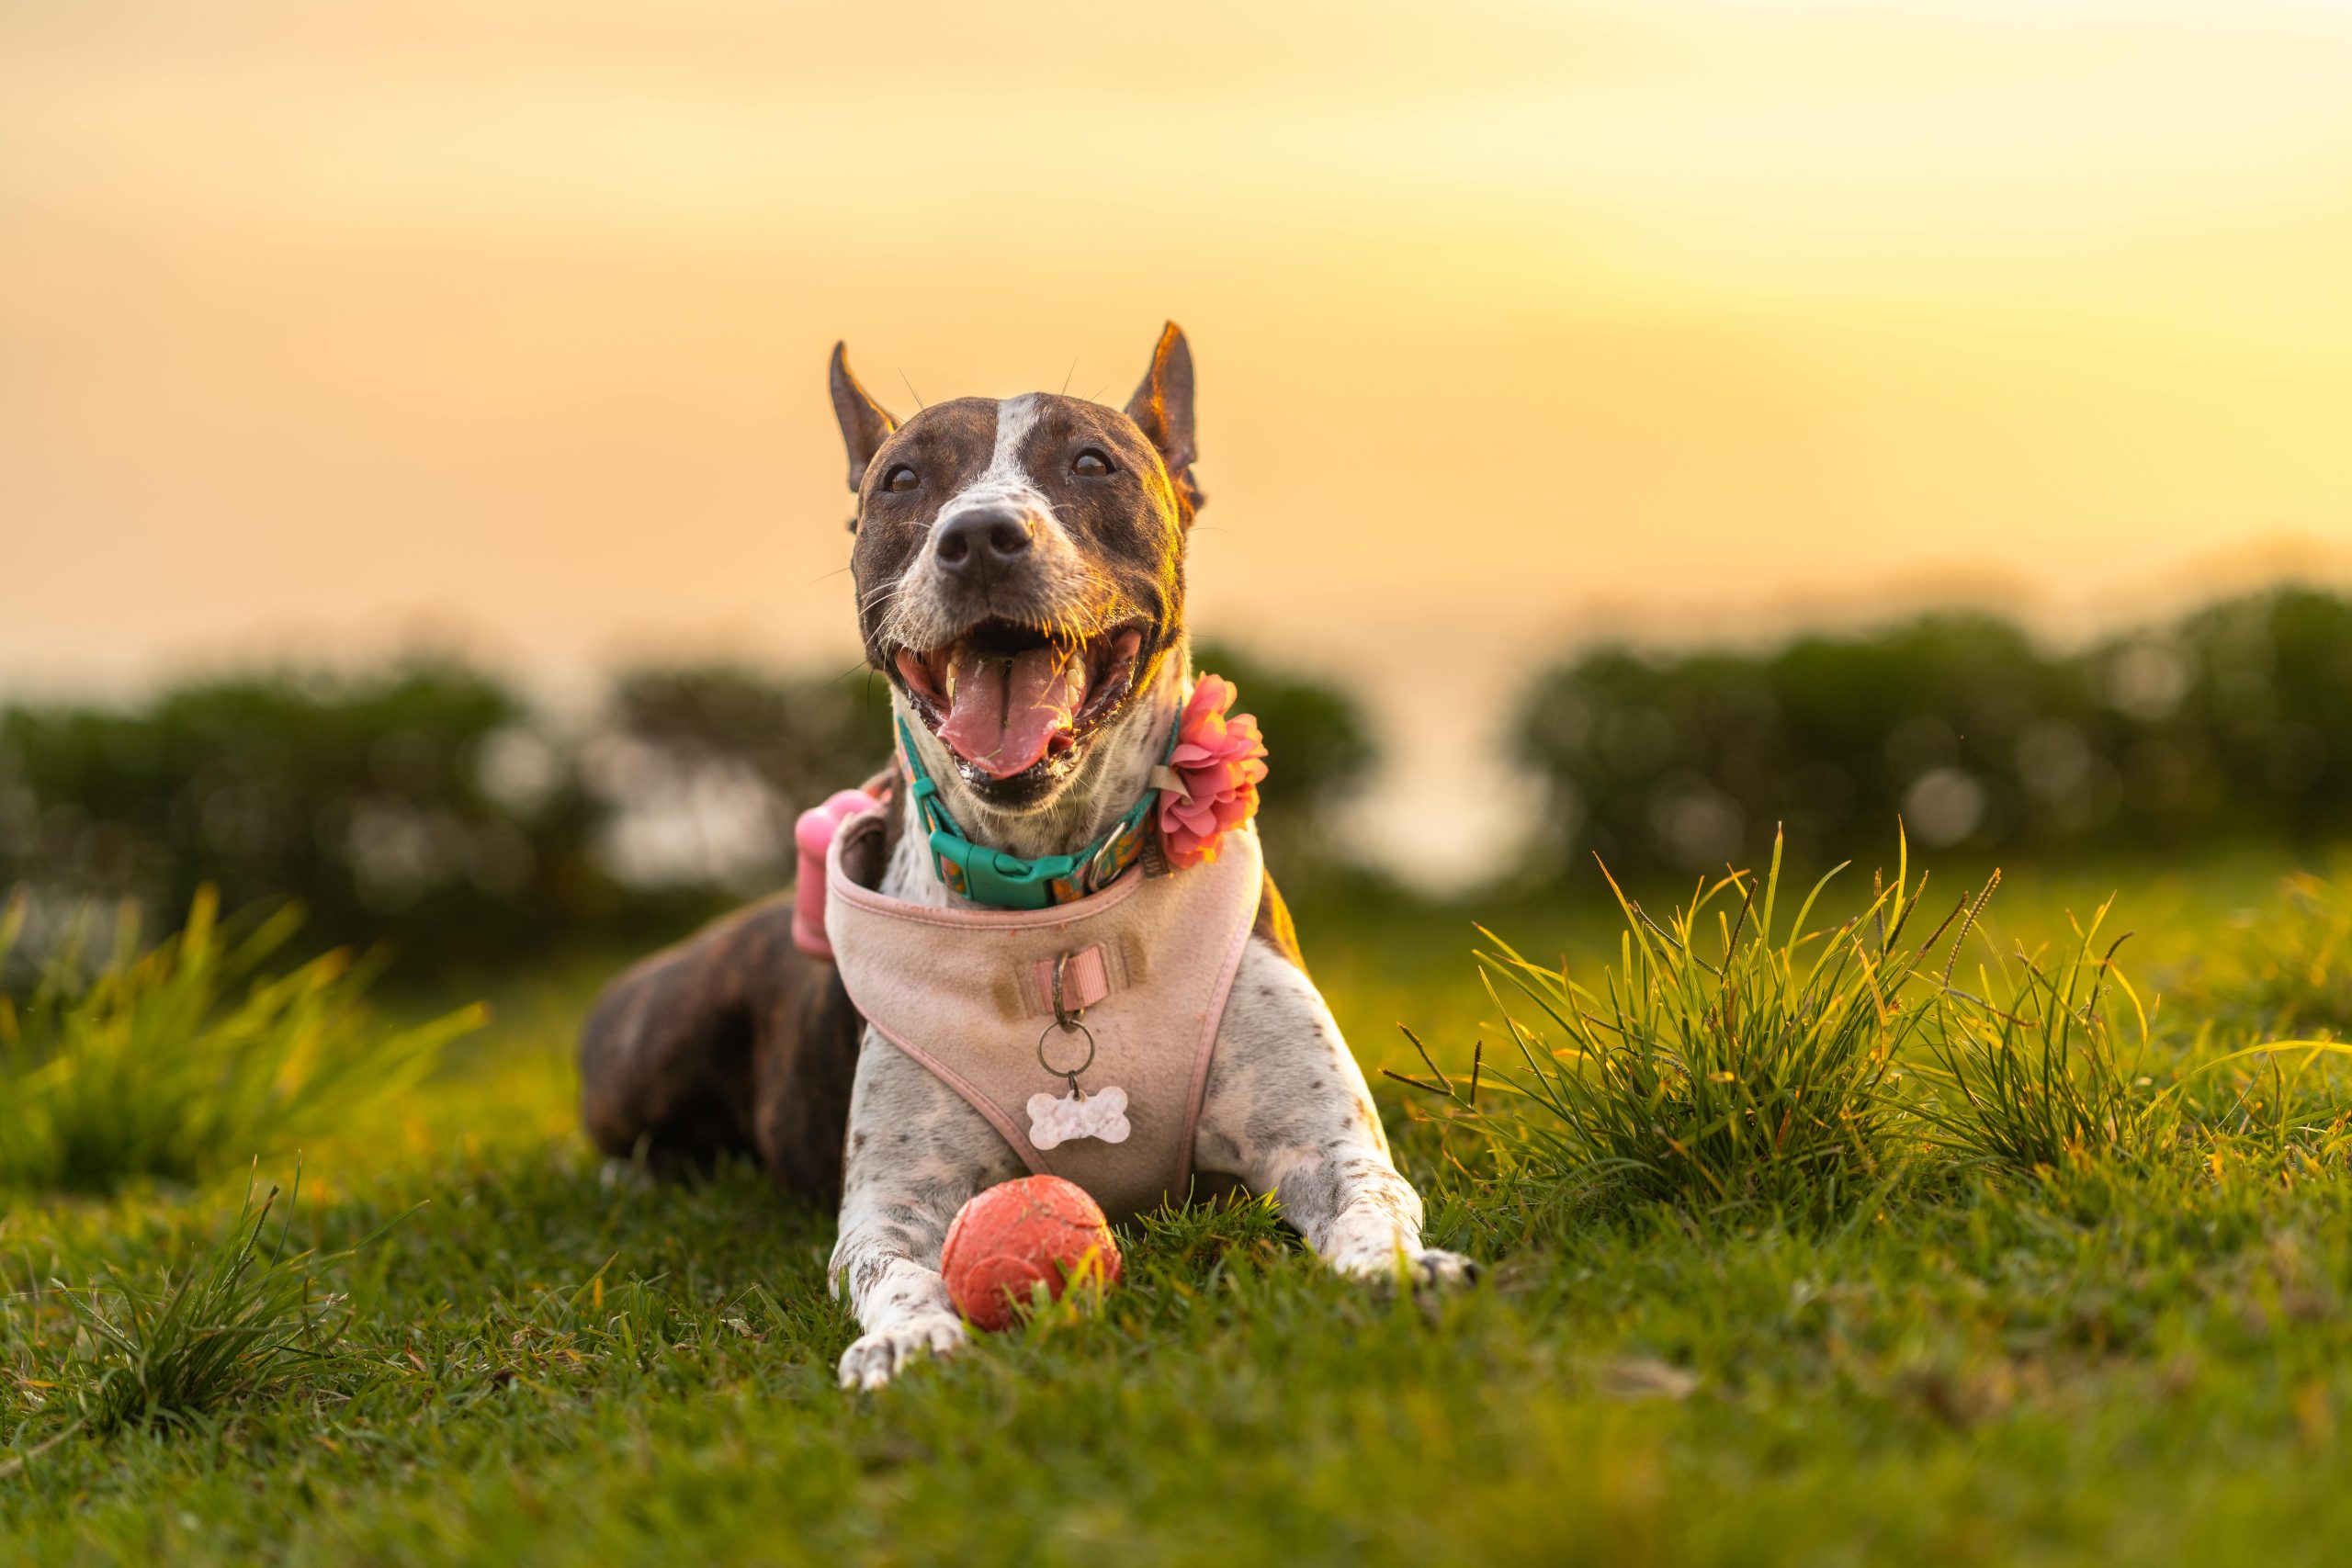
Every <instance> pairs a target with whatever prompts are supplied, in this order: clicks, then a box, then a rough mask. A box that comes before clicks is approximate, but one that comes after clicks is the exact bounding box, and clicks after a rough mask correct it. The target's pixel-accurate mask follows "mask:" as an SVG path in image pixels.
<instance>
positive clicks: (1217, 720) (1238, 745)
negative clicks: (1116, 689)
mask: <svg viewBox="0 0 2352 1568" xmlns="http://www.w3.org/2000/svg"><path fill="white" fill-rule="evenodd" d="M1238 695H1239V693H1238V691H1237V690H1235V688H1234V684H1233V682H1230V681H1228V680H1227V679H1225V678H1224V677H1223V676H1221V675H1206V674H1204V675H1203V676H1201V677H1200V678H1199V679H1198V680H1197V681H1195V682H1193V695H1192V698H1191V700H1190V701H1188V702H1186V703H1185V705H1184V715H1183V716H1182V718H1180V719H1178V720H1177V721H1176V749H1175V750H1173V751H1172V752H1170V754H1169V758H1168V766H1167V768H1166V769H1165V770H1164V771H1163V772H1162V773H1159V775H1157V776H1156V778H1155V782H1156V783H1157V784H1159V791H1160V797H1159V842H1160V847H1161V849H1162V850H1164V851H1165V852H1167V855H1168V863H1169V864H1170V865H1171V866H1173V867H1175V868H1176V869H1177V870H1179V871H1182V870H1184V869H1185V868H1186V867H1188V866H1195V865H1199V864H1200V863H1203V862H1204V861H1213V860H1215V859H1216V853H1217V848H1218V845H1219V843H1220V841H1221V840H1223V839H1224V838H1225V836H1226V835H1227V833H1229V832H1231V831H1233V829H1236V828H1238V827H1240V826H1241V825H1242V824H1244V823H1246V822H1248V821H1249V820H1250V818H1252V817H1255V816H1256V815H1257V814H1258V785H1259V784H1260V783H1261V782H1262V781H1263V780H1264V779H1265V776H1266V740H1265V737H1263V736H1262V735H1261V734H1259V733H1258V721H1257V719H1256V718H1254V717H1252V716H1250V715H1249V714H1246V713H1230V712H1229V711H1228V710H1230V709H1231V708H1232V706H1233V699H1234V698H1235V697H1237V696H1238ZM1170 775H1173V776H1172V777H1171V776H1170Z"/></svg>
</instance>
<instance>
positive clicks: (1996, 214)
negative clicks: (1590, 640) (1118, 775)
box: [0, 0, 2352, 869]
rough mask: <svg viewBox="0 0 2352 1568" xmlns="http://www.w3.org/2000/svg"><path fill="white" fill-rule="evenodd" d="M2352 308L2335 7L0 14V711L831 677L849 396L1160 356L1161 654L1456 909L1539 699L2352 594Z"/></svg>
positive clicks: (267, 4)
mask: <svg viewBox="0 0 2352 1568" xmlns="http://www.w3.org/2000/svg"><path fill="white" fill-rule="evenodd" d="M804 11H805V12H806V15H803V12H804ZM1016 17H1017V19H1009V18H1016ZM2347 279H2352V6H2319V5H2304V6H2287V5H2270V4H2261V3H2256V0H2230V3H2215V4H2209V5H2196V6H2162V5H2152V4H2144V3H2143V4H2132V5H2123V4H2117V5H2103V4H2089V3H2083V4H2056V3H2052V4H2025V3H2020V0H1947V3H1940V4H1934V3H1913V4H1905V5H1902V6H1887V5H1883V4H1879V5H1861V4H1856V5H1819V4H1806V5H1783V6H1760V5H1735V4H1728V3H1715V4H1705V3H1696V0H1644V3H1642V4H1638V5H1636V4H1626V5H1622V6H1616V5H1569V4H1559V5H1538V4H1501V3H1495V0H1479V3H1476V4H1471V3H1461V0H1456V3H1452V4H1444V5H1412V6H1408V5H1397V4H1385V3H1382V0H1348V3H1347V4H1335V5H1321V4H1301V3H1284V4H1278V5H1268V4H1265V3H1264V0H1255V3H1250V4H1216V5H1201V4H1193V5H1187V6H1158V7H1139V6H1115V5H1096V6H969V5H947V4H941V3H938V0H910V3H908V4H902V5H899V6H891V7H870V6H809V7H802V6H795V5H791V4H786V3H779V0H629V3H624V0H403V3H400V4H380V5H377V4H360V3H345V4H335V5H326V4H318V3H315V0H208V3H207V4H205V5H202V6H190V5H187V4H185V3H184V0H157V3H147V4H141V3H135V0H0V688H5V689H12V690H19V691H38V692H43V693H50V692H62V691H74V690H82V689H118V690H119V689H122V688H123V687H125V686H126V685H130V684H135V683H136V682H141V681H144V680H149V679H153V678H154V677H155V676H157V675H159V674H163V673H166V672H169V671H174V670H177V669H181V668H186V667H188V666H190V665H198V666H209V665H218V664H220V663H223V662H227V661H232V660H236V659H239V658H241V657H244V656H247V655H250V654H253V653H254V652H256V651H268V652H282V651H289V650H291V651H315V652H323V653H328V654H351V653H357V652H361V651H366V650H372V649H382V648H386V647H391V646H397V645H400V644H401V643H402V642H404V641H414V640H417V639H419V638H425V639H431V640H438V641H443V642H447V641H458V642H461V643H463V644H464V645H465V646H468V647H469V648H473V649H478V650H479V651H481V653H482V654H483V655H484V656H485V657H488V658H491V659H493V660H498V661H500V662H502V663H503V664H505V665H507V666H509V667H511V668H513V669H515V670H516V671H519V672H521V673H523V674H525V675H526V676H528V677H529V678H530V679H532V680H534V681H536V682H540V683H542V684H544V685H546V686H547V687H548V689H550V690H552V691H557V692H571V693H580V692H585V691H587V690H589V689H591V686H592V684H593V681H594V676H595V674H596V673H597V672H598V671H602V670H604V669H605V668H608V667H609V666H610V665H611V664H612V663H613V662H614V661H615V660H619V659H622V658H625V657H628V656H632V655H636V654H639V653H644V652H647V651H672V650H682V649H691V650H696V651H708V650H713V649H734V650H739V651H745V652H752V653H757V654H761V655H764V656H772V657H776V658H783V659H790V660H822V659H832V660H841V661H842V664H843V666H844V667H846V664H847V662H848V660H851V659H852V658H854V643H853V639H852V637H851V636H850V628H851V615H850V606H849V595H848V591H847V588H846V579H845V578H843V577H841V576H839V575H832V574H834V573H836V571H837V569H839V568H840V567H842V565H843V563H844V562H845V561H846V559H847V550H848V537H847V536H846V534H845V533H844V532H843V530H842V520H843V519H844V517H845V516H846V515H847V513H848V508H849V500H848V497H847V495H846V494H845V492H843V491H842V488H841V470H842V464H841V459H840V449H839V442H838V437H837V436H836V434H835V432H834V429H833V425H832V421H831V413H830V411H829V408H828V405H827V402H826V398H825V389H824V377H823V369H824V357H825V354H826V352H827V350H828V349H829V348H830V346H831V344H832V342H833V340H834V339H835V338H837V337H845V338H846V339H847V340H848V341H849V344H850V349H851V354H852V357H853V360H854V363H855V364H856V365H857V367H859V369H860V372H861V374H862V375H863V377H864V378H865V382H866V384H867V385H868V386H869V387H871V388H872V389H874V390H875V391H876V393H877V395H879V396H880V397H881V398H882V399H883V400H884V401H886V402H888V403H890V404H892V406H894V407H896V408H898V409H899V412H902V413H903V412H907V411H908V410H909V409H910V407H911V406H912V404H913V403H914V401H915V399H916V390H915V389H920V393H921V395H922V396H923V397H927V398H932V399H938V398H942V397H947V396H953V395H956V394H960V393H971V392H978V393H987V394H995V395H1009V394H1012V393H1016V392H1021V391H1028V390H1034V389H1039V388H1044V389H1055V388H1057V387H1060V386H1062V385H1063V384H1064V383H1065V381H1066V380H1067V383H1068V385H1069V389H1070V390H1071V391H1073V392H1076V393H1080V394H1084V395H1090V396H1100V397H1103V399H1105V400H1110V401H1114V402H1116V401H1123V400H1125V395H1126V393H1127V391H1128V390H1129V389H1131V387H1132V386H1133V384H1134V382H1135V380H1136V377H1137V376H1138V374H1139V373H1140V372H1141V370H1142V368H1143V365H1144V361H1145V357H1146V355H1147V354H1148V350H1149V347H1150V344H1151V342H1152V339H1153V336H1154V334H1155V333H1156V332H1157V331H1158V328H1159V323H1160V321H1162V320H1163V319H1165V318H1168V317H1173V318H1175V319H1176V320H1177V321H1181V322H1182V323H1183V325H1184V326H1185V328H1186V329H1187V331H1188V332H1189V333H1190V334H1191V336H1192V339H1193V348H1194V351H1195V354H1196V355H1197V357H1198V362H1199V367H1200V378H1201V386H1202V406H1201V446H1202V451H1203V458H1202V464H1201V468H1200V477H1201V479H1202V482H1203V484H1204V488H1205V489H1206V490H1207V491H1208V493H1209V496H1210V498H1211V500H1210V504H1209V506H1208V508H1207V510H1206V511H1205V512H1204V513H1203V516H1202V530H1203V531H1202V532H1201V534H1200V535H1199V536H1198V537H1197V542H1196V545H1195V548H1194V552H1193V583H1194V618H1195V621H1196V623H1197V624H1201V625H1204V626H1206V627H1208V628H1209V629H1211V630H1213V631H1216V632H1220V633H1224V634H1227V635H1229V636H1232V637H1238V638H1241V639H1245V640H1249V641H1252V642H1256V643H1259V644H1261V645H1263V646H1265V647H1266V648H1267V649H1269V650H1270V651H1274V652H1279V653H1282V654H1284V655H1287V656H1291V657H1293V658H1295V659H1297V660H1302V661H1306V662H1309V663H1314V664H1317V665H1320V666H1322V667H1324V668H1327V669H1329V670H1332V671H1342V672H1344V671H1355V672H1357V674H1358V675H1359V676H1360V677H1361V678H1362V679H1363V681H1364V682H1365V683H1366V684H1367V685H1368V686H1370V687H1372V688H1373V689H1374V691H1375V693H1376V694H1377V695H1378V696H1379V699H1380V702H1381V705H1382V716H1383V718H1384V721H1385V723H1386V724H1387V726H1388V727H1389V729H1390V732H1391V736H1392V739H1393V740H1394V741H1395V742H1396V743H1397V746H1398V748H1399V749H1400V750H1402V751H1403V753H1404V755H1403V757H1402V761H1401V765H1400V768H1399V771H1398V774H1397V778H1396V779H1395V780H1394V781H1393V782H1392V785H1391V787H1390V789H1389V790H1388V792H1387V793H1386V795H1385V796H1384V806H1383V815H1382V817H1381V820H1382V821H1383V822H1384V823H1385V830H1387V831H1390V832H1393V833H1394V834H1395V835H1396V836H1397V840H1398V842H1399V844H1400V846H1401V847H1400V848H1398V850H1397V856H1398V858H1399V859H1400V860H1403V861H1406V862H1408V863H1414V864H1418V865H1419V866H1421V867H1423V868H1424V869H1428V868H1433V867H1446V868H1457V869H1459V868H1467V867H1469V866H1471V865H1472V863H1474V862H1475V861H1476V857H1477V855H1478V853H1479V852H1480V851H1481V849H1482V848H1483V847H1484V846H1485V845H1487V844H1488V843H1490V842H1493V841H1498V839H1496V838H1495V837H1493V836H1491V835H1489V833H1488V832H1487V826H1486V825H1490V824H1491V818H1492V817H1493V811H1492V810H1491V809H1489V810H1486V811H1483V812H1482V811H1476V810H1474V811H1468V812H1463V813H1455V812H1454V811H1453V807H1450V806H1449V805H1448V802H1449V801H1451V800H1455V799H1458V798H1460V797H1461V796H1462V795H1464V794H1465V793H1467V794H1470V795H1476V796H1479V797H1481V798H1488V799H1494V800H1501V799H1504V798H1506V795H1505V792H1504V787H1503V785H1502V784H1501V783H1500V782H1499V781H1498V780H1497V779H1496V778H1495V776H1494V774H1493V773H1492V772H1491V771H1490V770H1489V769H1487V766H1486V765H1485V764H1484V763H1483V761H1472V759H1474V758H1476V757H1480V756H1482V755H1483V749H1484V746H1485V732H1486V730H1487V728H1490V727H1491V726H1492V724H1493V723H1494V721H1495V718H1496V716H1497V714H1498V712H1499V711H1500V706H1501V704H1502V702H1503V700H1504V699H1505V698H1506V697H1507V696H1508V694H1509V693H1510V690H1511V687H1512V683H1513V682H1514V681H1515V680H1516V679H1517V678H1518V675H1519V674H1520V672H1521V671H1522V670H1523V669H1524V667H1525V665H1526V663H1527V661H1528V660H1532V659H1536V658H1540V657H1541V656H1543V655H1544V654H1545V653H1547V652H1549V651H1551V650H1552V649H1556V648H1559V647H1562V646H1564V645H1566V644H1567V643H1569V642H1571V641H1574V640H1577V639H1579V638H1583V637H1590V636H1593V635H1597V634H1599V633H1601V632H1614V633H1633V634H1636V635H1643V636H1650V637H1668V638H1670V637H1687V636H1691V635H1696V634H1701V633H1710V632H1722V633H1730V634H1734V635H1744V634H1752V633H1755V632H1758V631H1766V630H1770V629H1772V628H1774V627H1777V626H1785V625H1788V624H1790V623H1791V622H1792V621H1793V620H1795V619H1798V618H1801V617H1803V616H1805V615H1836V616H1839V617H1850V616H1852V615H1856V614H1858V613H1860V610H1861V607H1863V606H1867V605H1871V604H1911V603H1917V602H1918V601H1919V600H1921V599H1922V598H1926V597H1933V596H1939V595H1951V594H1960V595H1962V596H1972V597H1974V598H1977V599H1980V600H1982V599H1992V600H1995V601H1996V602H1999V603H2003V604H2009V605H2012V606H2014V607H2017V608H2018V609H2020V610H2021V611H2023V612H2024V613H2027V614H2029V615H2031V616H2032V617H2033V618H2034V619H2035V620H2036V622H2037V623H2038V624H2040V625H2041V626H2045V627H2046V628H2049V629H2052V631H2053V632H2056V631H2063V630H2064V629H2065V628H2066V627H2069V626H2088V625H2093V624H2097V625H2100V626H2106V625H2112V624H2115V623H2116V622H2118V621H2120V620H2126V619H2130V618H2132V617H2133V616H2134V615H2137V614H2141V613H2154V611H2156V610H2160V609H2169V608H2171V607H2172V606H2174V605H2175V604H2178V603H2179V602H2180V601H2181V600H2182V598H2183V597H2185V596H2188V595H2190V594H2193V593H2196V592H2200V591H2205V590H2209V589H2211V588H2215V587H2217V586H2222V585H2226V584H2230V583H2233V582H2237V581H2247V580H2251V579H2253V578H2255V577H2258V576H2259V575H2261V574H2262V573H2264V572H2266V571H2270V570H2278V569H2280V568H2290V569H2296V570H2303V571H2306V572H2314V573H2320V574H2324V575H2331V576H2336V577H2342V576H2345V575H2346V574H2352V439H2347V431H2352V284H2348V283H2347V281H2346V280H2347ZM1273 739H1274V745H1275V761H1276V765H1277V766H1279V763H1280V739H1279V737H1276V738H1273ZM1450 815H1459V816H1461V817H1462V820H1461V821H1460V822H1457V823H1451V824H1447V823H1444V822H1442V821H1441V819H1442V818H1448V817H1449V816H1450ZM1482 824H1486V825H1482Z"/></svg>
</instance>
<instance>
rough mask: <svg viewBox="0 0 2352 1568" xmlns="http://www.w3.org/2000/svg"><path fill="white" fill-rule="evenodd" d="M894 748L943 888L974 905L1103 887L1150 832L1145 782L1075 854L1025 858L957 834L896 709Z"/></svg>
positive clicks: (1069, 898) (1018, 905) (1017, 904)
mask: <svg viewBox="0 0 2352 1568" xmlns="http://www.w3.org/2000/svg"><path fill="white" fill-rule="evenodd" d="M1180 728H1182V727H1181V726H1178V725H1173V724H1171V725H1170V726H1169V727H1168V729H1169V733H1168V750H1169V754H1170V756H1173V755H1174V754H1175V750H1176V737H1177V732H1178V731H1179V729H1180ZM899 753H900V755H902V756H904V757H905V758H906V760H907V778H908V782H909V785H910V788H911V790H912V792H913V795H914V804H915V812H916V814H917V816H918V817H919V818H921V820H922V826H923V830H924V831H925V832H926V833H928V834H929V835H930V838H931V863H932V865H933V868H934V869H936V870H937V871H938V873H939V880H940V881H942V882H944V883H945V884H946V885H947V886H948V888H949V890H950V891H952V892H954V893H956V894H958V895H960V896H961V897H966V898H969V899H970V900H971V901H972V902H973V903H975V904H983V905H986V906H987V907H989V908H992V909H1043V908H1050V907H1051V906H1053V905H1056V904H1070V903H1075V902H1077V901H1078V900H1079V899H1080V898H1083V897H1087V896H1088V895H1089V894H1092V893H1100V892H1101V891H1103V889H1104V888H1105V887H1108V886H1111V884H1112V883H1114V882H1116V881H1117V880H1118V879H1119V877H1120V876H1121V874H1124V873H1125V871H1126V869H1127V868H1128V867H1129V866H1131V865H1133V864H1135V863H1136V861H1138V860H1140V859H1142V858H1143V849H1144V845H1145V843H1146V842H1147V841H1148V840H1149V838H1150V836H1151V814H1152V807H1154V806H1156V805H1158V804H1159V790H1158V789H1156V788H1154V787H1153V786H1152V785H1150V784H1146V785H1145V786H1144V791H1143V798H1142V799H1140V800H1138V801H1136V803H1135V805H1134V806H1133V807H1130V808H1129V809H1128V811H1127V814H1126V815H1125V817H1122V818H1119V820H1118V821H1117V822H1115V823H1114V824H1113V825H1112V828H1111V830H1110V831H1109V832H1107V833H1105V834H1103V836H1102V837H1101V838H1099V839H1097V840H1094V841H1093V842H1092V843H1091V844H1089V845H1087V846H1086V847H1085V848H1084V849H1081V850H1080V851H1079V852H1078V853H1076V854H1074V855H1039V856H1038V857H1036V858H1035V859H1034V860H1032V859H1029V858H1026V857H1024V856H1022V855H1012V854H1007V853H1005V852H1003V851H1002V850H991V849H989V848H987V847H986V846H984V845H980V844H976V843H974V842H972V840H969V839H967V838H966V837H965V836H964V830H963V829H961V828H958V827H957V826H956V818H953V817H950V816H949V815H948V814H947V807H945V806H944V804H942V803H941V801H940V798H939V785H938V784H936V783H935V782H933V779H932V776H931V775H930V774H929V773H926V772H924V771H923V765H922V757H921V756H920V755H919V754H917V752H916V750H915V738H914V735H913V734H912V732H910V730H909V729H908V728H907V721H906V718H905V716H903V715H901V716H899ZM1162 761H1166V759H1165V758H1163V759H1162Z"/></svg>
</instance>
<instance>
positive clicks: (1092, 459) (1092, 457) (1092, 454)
mask: <svg viewBox="0 0 2352 1568" xmlns="http://www.w3.org/2000/svg"><path fill="white" fill-rule="evenodd" d="M1070 471H1071V472H1072V473H1075V474H1077V475H1079V476H1080V478H1082V479H1101V478H1102V477H1103V475H1104V474H1107V473H1109V472H1110V471H1111V459H1110V458H1108V457H1104V456H1103V454H1102V453H1100V452H1097V451H1096V450H1095V449H1094V448H1093V447H1091V446H1089V447H1088V448H1087V449H1086V450H1085V451H1083V452H1080V454H1079V455H1078V460H1077V461H1076V462H1074V463H1072V464H1070Z"/></svg>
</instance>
